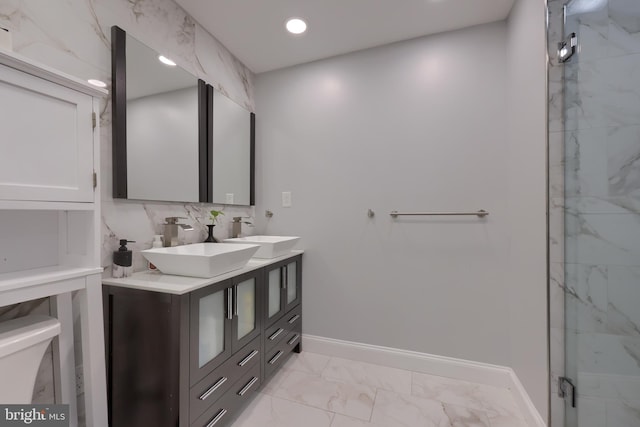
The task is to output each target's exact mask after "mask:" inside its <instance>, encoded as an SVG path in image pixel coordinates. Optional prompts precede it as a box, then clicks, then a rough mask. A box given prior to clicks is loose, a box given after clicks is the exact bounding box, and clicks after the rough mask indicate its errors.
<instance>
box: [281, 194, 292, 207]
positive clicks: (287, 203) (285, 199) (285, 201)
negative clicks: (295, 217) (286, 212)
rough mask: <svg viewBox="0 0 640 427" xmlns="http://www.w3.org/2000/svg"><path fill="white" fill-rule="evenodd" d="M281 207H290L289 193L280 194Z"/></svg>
mask: <svg viewBox="0 0 640 427" xmlns="http://www.w3.org/2000/svg"><path fill="white" fill-rule="evenodd" d="M282 207H283V208H290V207H291V191H283V192H282Z"/></svg>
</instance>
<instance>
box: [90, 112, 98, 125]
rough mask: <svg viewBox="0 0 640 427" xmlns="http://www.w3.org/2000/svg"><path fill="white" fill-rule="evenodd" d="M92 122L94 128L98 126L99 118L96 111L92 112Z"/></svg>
mask: <svg viewBox="0 0 640 427" xmlns="http://www.w3.org/2000/svg"><path fill="white" fill-rule="evenodd" d="M91 123H93V128H94V129H95V128H96V124H97V118H96V112H95V111H94V112H93V113H91Z"/></svg>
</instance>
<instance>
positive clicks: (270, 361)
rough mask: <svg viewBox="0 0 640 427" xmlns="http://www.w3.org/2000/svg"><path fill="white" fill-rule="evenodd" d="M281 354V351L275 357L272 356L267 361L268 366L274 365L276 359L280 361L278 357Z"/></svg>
mask: <svg viewBox="0 0 640 427" xmlns="http://www.w3.org/2000/svg"><path fill="white" fill-rule="evenodd" d="M282 354H283V352H282V350H280V351H278V353H277V354H276V355H275V356H273V357H272V358H271V360H269V365H273V364H274V363H276V362H277V361H278V359H280V356H282Z"/></svg>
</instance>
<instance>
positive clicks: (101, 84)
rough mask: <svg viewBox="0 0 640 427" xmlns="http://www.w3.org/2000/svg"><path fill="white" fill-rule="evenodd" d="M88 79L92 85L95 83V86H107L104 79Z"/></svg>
mask: <svg viewBox="0 0 640 427" xmlns="http://www.w3.org/2000/svg"><path fill="white" fill-rule="evenodd" d="M87 81H88V82H89V84H90V85H94V86H97V87H107V84H106V83H105V82H103V81H102V80H96V79H89V80H87Z"/></svg>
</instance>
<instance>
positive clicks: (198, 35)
mask: <svg viewBox="0 0 640 427" xmlns="http://www.w3.org/2000/svg"><path fill="white" fill-rule="evenodd" d="M112 25H118V26H120V27H121V28H123V29H125V30H126V31H127V32H129V33H130V34H132V35H133V36H134V37H136V38H137V39H138V40H140V41H142V42H144V43H145V44H147V45H148V46H150V47H151V48H153V49H155V50H162V51H163V52H167V53H168V54H169V55H171V57H172V58H174V59H175V60H176V62H178V64H179V65H180V66H181V67H182V68H184V69H186V70H187V71H189V72H191V73H192V74H194V75H195V76H197V77H199V78H201V79H203V80H205V81H206V82H208V83H210V84H211V85H213V86H214V87H215V88H216V89H218V90H219V91H221V92H222V93H224V94H226V95H227V96H229V97H230V98H231V99H233V100H234V101H236V102H238V103H239V104H241V105H244V106H245V107H246V108H247V109H249V110H251V111H254V100H253V74H252V73H251V71H250V70H248V69H247V68H246V67H245V66H244V65H243V64H242V63H240V62H239V61H238V60H237V59H236V58H235V57H234V56H233V55H231V53H230V52H229V51H228V50H227V49H226V48H225V47H224V46H223V45H222V44H220V43H219V42H218V41H217V40H216V39H215V38H214V37H212V36H211V35H210V34H209V33H207V32H206V31H205V30H204V29H203V28H202V27H200V25H199V24H197V23H196V22H195V20H194V19H193V18H192V17H190V16H189V15H187V14H186V13H185V12H184V11H183V10H182V9H181V8H180V7H179V6H178V5H177V4H176V3H175V2H174V1H173V0H65V1H55V2H52V1H51V2H50V1H41V0H3V1H2V2H0V26H1V27H4V28H8V29H9V30H10V31H11V32H12V38H13V50H14V51H15V52H17V53H20V54H22V55H24V56H26V57H29V58H32V59H34V60H36V61H38V62H40V63H43V64H46V65H48V66H51V67H53V68H56V69H58V70H60V71H63V72H65V73H68V74H70V75H73V76H76V77H78V78H81V79H89V78H97V79H100V80H103V81H105V82H107V83H108V88H107V89H110V87H111V84H110V82H111V41H110V38H111V32H110V28H111V26H112ZM100 126H101V135H100V139H101V141H100V143H101V144H100V145H101V147H100V149H101V153H100V155H101V165H100V167H101V185H102V193H101V195H102V235H103V238H102V262H101V263H102V266H104V267H106V271H105V274H106V275H110V267H111V262H112V252H113V251H114V250H115V249H117V243H118V239H119V238H127V239H129V240H135V241H136V243H134V244H131V245H130V248H131V249H133V250H134V269H135V270H142V269H145V268H146V262H145V260H144V259H143V258H142V257H141V256H140V254H139V252H138V251H139V250H140V249H145V248H148V247H150V246H151V241H152V240H153V235H154V234H158V233H159V232H160V224H161V223H163V222H164V218H165V217H168V216H183V217H186V218H188V219H187V220H185V222H188V223H190V224H192V225H193V226H194V227H195V230H194V231H191V232H188V233H185V234H184V241H185V242H187V243H192V242H198V241H203V240H204V238H205V237H206V227H205V225H204V224H206V223H208V219H207V218H208V211H209V210H210V209H212V208H214V207H213V206H212V205H205V204H198V203H195V204H177V203H142V202H137V201H122V200H113V198H112V197H111V194H112V188H111V182H112V173H111V168H112V162H111V102H110V98H106V99H104V100H103V101H102V104H101V114H100ZM215 208H216V209H222V210H224V211H225V212H226V215H225V216H224V219H223V221H222V223H221V224H220V225H219V226H218V227H216V228H215V233H214V234H215V235H216V237H220V238H224V237H228V234H229V226H230V221H231V218H232V217H233V216H245V217H250V218H251V219H249V221H250V222H254V221H252V219H253V217H254V208H252V207H232V206H216V207H215ZM243 227H244V230H243V232H245V233H246V234H253V229H252V228H250V227H246V226H243ZM2 310H5V308H2ZM34 310H36V311H38V312H40V311H42V312H45V313H46V312H48V303H42V304H36V305H33V304H31V305H26V306H22V307H20V306H11V307H6V310H5V311H4V312H0V315H1V316H2V318H11V317H16V316H18V315H25V314H28V313H29V312H32V311H34ZM76 335H77V336H78V335H79V334H76ZM76 347H77V348H79V347H80V346H79V343H76ZM47 360H49V361H50V360H51V357H50V356H49V357H48V359H47V358H45V362H43V364H44V365H46V366H45V368H44V369H43V370H44V372H43V373H42V374H41V375H39V377H38V384H39V385H38V386H37V387H36V388H37V395H38V398H39V401H42V402H47V401H52V400H53V392H52V390H53V387H52V374H51V363H50V362H47ZM76 360H77V361H78V363H81V355H80V354H77V355H76ZM79 410H80V411H81V410H82V408H79ZM81 415H82V414H81Z"/></svg>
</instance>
